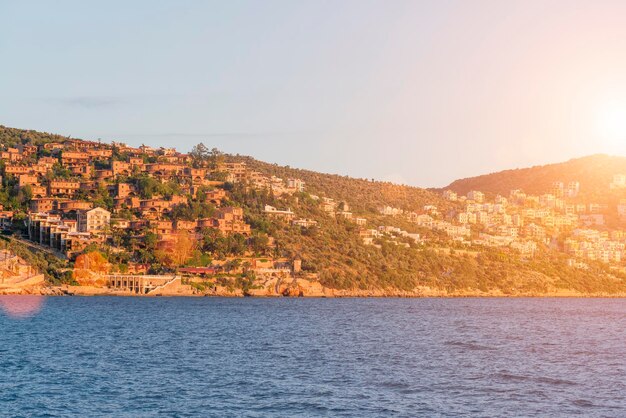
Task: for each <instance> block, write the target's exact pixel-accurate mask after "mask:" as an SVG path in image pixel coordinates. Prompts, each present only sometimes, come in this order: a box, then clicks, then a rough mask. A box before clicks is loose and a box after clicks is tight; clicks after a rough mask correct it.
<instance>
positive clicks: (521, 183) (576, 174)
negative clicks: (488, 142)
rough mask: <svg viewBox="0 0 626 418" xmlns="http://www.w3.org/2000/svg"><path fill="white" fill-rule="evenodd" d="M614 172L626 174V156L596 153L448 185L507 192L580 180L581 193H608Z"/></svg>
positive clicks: (543, 188)
mask: <svg viewBox="0 0 626 418" xmlns="http://www.w3.org/2000/svg"><path fill="white" fill-rule="evenodd" d="M614 174H626V157H617V156H609V155H603V154H598V155H592V156H588V157H583V158H576V159H572V160H569V161H567V162H563V163H557V164H548V165H541V166H534V167H530V168H520V169H514V170H505V171H500V172H497V173H491V174H485V175H481V176H477V177H470V178H466V179H460V180H456V181H454V182H452V183H451V184H450V185H449V186H448V187H446V188H445V189H450V190H453V191H455V192H457V193H459V194H463V195H464V194H467V193H468V192H470V191H471V190H480V191H482V192H484V193H488V194H492V195H495V194H501V195H503V196H507V195H508V194H509V192H510V191H511V190H514V189H521V190H523V191H524V192H526V193H531V194H542V193H547V192H549V190H550V188H551V187H552V184H553V183H554V182H557V181H560V182H564V183H568V182H570V181H578V182H580V186H581V187H580V190H581V196H587V197H598V198H600V199H602V198H605V197H606V196H607V194H606V193H607V192H608V191H609V184H610V183H611V181H612V180H613V175H614Z"/></svg>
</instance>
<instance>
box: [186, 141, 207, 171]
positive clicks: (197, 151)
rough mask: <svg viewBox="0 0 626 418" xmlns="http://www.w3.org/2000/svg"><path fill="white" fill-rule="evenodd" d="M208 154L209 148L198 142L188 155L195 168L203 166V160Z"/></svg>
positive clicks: (204, 160)
mask: <svg viewBox="0 0 626 418" xmlns="http://www.w3.org/2000/svg"><path fill="white" fill-rule="evenodd" d="M209 155H210V152H209V149H208V148H207V146H206V145H204V144H203V143H202V142H200V143H199V144H198V145H195V146H194V147H193V148H192V149H191V152H190V153H189V156H190V157H191V161H192V163H193V166H194V167H195V168H198V167H203V166H204V164H205V162H206V161H207V160H208V158H209Z"/></svg>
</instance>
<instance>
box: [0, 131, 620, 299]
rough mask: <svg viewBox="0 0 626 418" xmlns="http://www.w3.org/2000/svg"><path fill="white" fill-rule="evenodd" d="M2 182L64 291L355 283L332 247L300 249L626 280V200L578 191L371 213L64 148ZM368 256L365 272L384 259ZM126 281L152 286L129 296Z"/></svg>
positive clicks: (126, 155)
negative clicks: (544, 259) (442, 258)
mask: <svg viewBox="0 0 626 418" xmlns="http://www.w3.org/2000/svg"><path fill="white" fill-rule="evenodd" d="M0 172H1V174H2V179H1V184H2V189H1V191H0V204H1V205H2V206H1V207H0V228H2V230H3V231H4V234H5V235H6V236H7V237H8V238H7V239H9V240H10V241H11V242H12V243H14V244H15V245H18V244H19V245H22V246H25V247H26V248H28V249H29V250H30V251H34V252H36V253H42V254H47V255H49V256H50V255H52V256H54V257H57V258H60V259H64V260H67V262H69V263H73V264H66V265H65V266H66V268H64V269H62V272H61V273H57V272H56V271H55V272H54V274H53V275H56V277H54V278H53V279H54V280H56V281H61V282H71V283H74V284H83V285H96V286H105V287H106V286H109V287H115V288H119V289H126V290H130V289H131V288H132V289H134V291H136V292H138V293H148V292H149V291H150V290H151V289H152V290H153V289H155V288H158V287H159V286H161V285H162V284H159V283H160V282H158V281H154V280H157V279H156V277H157V276H156V275H163V276H162V280H163V283H166V282H168V280H169V277H170V276H167V275H174V276H171V277H180V276H182V277H185V278H187V281H186V283H188V284H190V285H192V286H194V288H195V289H197V290H202V291H204V290H206V289H205V287H206V286H207V279H209V278H212V279H215V278H219V280H221V281H218V282H219V283H220V285H223V286H230V285H232V282H233V280H235V281H236V283H237V285H238V286H240V287H244V288H246V289H247V290H251V289H253V288H254V286H255V285H256V284H258V281H259V279H263V278H265V279H274V280H276V279H277V278H302V279H307V280H310V281H312V282H315V281H318V280H319V279H320V277H321V278H324V277H329V276H330V275H331V274H335V272H336V271H338V270H341V271H343V272H342V273H339V274H343V273H345V271H349V270H350V266H351V265H353V263H352V262H351V261H349V260H342V261H341V263H343V264H341V263H340V262H335V261H336V260H333V259H332V255H331V256H330V258H329V255H327V254H326V255H325V254H323V253H321V251H322V250H323V248H322V250H319V251H317V252H316V253H315V256H316V257H317V258H314V257H313V256H311V251H310V249H307V248H306V245H303V244H302V243H303V242H317V241H321V240H322V239H326V240H329V239H333V240H337V239H343V240H354V242H358V245H360V246H361V247H363V248H364V249H366V250H367V251H372V250H373V251H381V250H384V251H385V252H388V249H389V248H393V247H397V248H398V251H401V248H412V249H418V250H419V249H433V250H436V251H437V252H442V251H443V252H446V253H447V254H454V253H456V254H463V255H465V256H467V255H472V254H473V255H476V254H479V253H480V252H483V251H489V249H497V250H505V251H507V252H508V253H510V254H515V255H516V256H517V257H519V258H520V259H522V260H524V259H532V258H533V257H535V256H537V254H542V253H549V252H556V253H559V254H564V255H566V256H567V257H568V259H567V265H568V267H569V268H572V269H579V270H585V269H588V268H589V265H590V263H591V264H593V263H604V264H606V265H607V266H609V267H610V268H612V269H616V270H620V271H621V269H622V264H623V263H622V260H623V259H624V255H625V254H624V251H625V250H626V231H624V230H623V229H620V228H615V227H614V225H615V224H616V223H619V222H621V221H622V220H625V219H626V200H621V201H619V203H618V204H617V205H616V206H615V207H610V206H609V205H607V204H605V203H602V204H600V203H594V202H585V201H582V200H581V199H580V192H581V184H580V182H578V181H572V182H568V183H563V182H556V183H554V184H553V186H552V188H551V189H550V190H546V191H545V193H543V194H540V195H531V194H526V193H524V191H522V190H511V191H510V193H509V195H508V196H501V195H495V196H489V195H487V194H485V193H482V192H481V191H477V190H476V191H471V192H469V193H467V195H466V196H459V195H457V193H455V192H454V191H452V190H445V191H443V192H442V194H441V195H440V196H438V197H437V198H438V199H439V200H436V201H433V202H430V203H428V204H426V205H422V206H420V207H419V208H413V209H407V208H406V207H405V208H398V207H393V206H392V205H387V204H385V205H382V206H380V207H378V208H377V209H376V210H375V212H374V213H372V211H367V210H362V209H359V210H357V211H355V210H353V202H350V201H348V200H346V199H342V198H338V197H336V196H333V195H331V194H329V193H317V192H316V194H313V192H312V191H310V190H308V188H307V184H305V182H304V181H303V180H302V179H300V178H297V177H290V178H279V177H277V176H275V175H270V174H267V173H262V172H260V171H257V170H254V169H252V168H250V167H249V166H248V165H247V164H246V163H245V162H244V161H243V160H242V159H238V158H235V157H233V156H229V155H225V154H222V153H221V152H219V151H218V150H216V149H213V150H209V149H208V148H207V147H206V146H204V145H203V144H199V145H197V146H196V147H194V149H193V150H192V151H191V152H189V153H181V152H178V151H176V150H175V149H173V148H152V147H149V146H145V145H142V146H141V147H131V146H128V145H126V144H123V143H118V142H114V143H111V144H105V143H101V142H94V141H84V140H78V139H71V138H64V137H58V139H49V138H48V139H45V140H38V141H21V142H20V141H17V142H16V143H13V144H6V143H5V144H2V146H1V148H0ZM609 187H610V188H611V189H613V190H622V189H624V190H626V175H624V174H618V173H616V174H615V176H614V179H613V182H612V183H611V184H610V185H607V188H609ZM442 202H445V203H444V204H442ZM329 222H332V223H329ZM320 223H322V224H324V225H326V226H328V225H335V224H337V223H340V224H341V225H345V227H342V228H343V229H341V230H340V231H339V232H338V231H335V230H331V232H328V233H327V234H326V235H324V233H323V231H322V232H316V231H318V230H320V231H321V230H322V228H321V226H322V225H320ZM285 231H292V232H291V233H286V232H285ZM293 231H295V232H293ZM316 234H317V235H316ZM341 234H344V235H341ZM346 234H347V235H346ZM294 237H302V239H301V240H300V241H298V240H299V239H300V238H297V239H296V238H294ZM338 237H344V238H338ZM306 240H308V241H306ZM351 242H352V241H351ZM349 251H350V252H353V251H356V250H349ZM359 251H360V250H359ZM94 253H98V254H101V255H103V257H104V258H103V259H99V258H98V257H96V258H94V257H93V254H94ZM354 254H358V253H356V252H355V253H354ZM363 254H365V255H363V256H362V258H363V259H364V260H367V259H368V258H369V259H371V256H372V254H373V253H363ZM367 254H370V255H367ZM364 262H366V261H364ZM316 264H317V265H316ZM72 266H73V269H72V268H68V267H72ZM343 266H345V268H344V267H343ZM49 270H50V269H49ZM87 270H89V273H88V274H84V271H87ZM59 271H61V270H59ZM77 271H83V273H81V274H77V273H76V272H77ZM47 273H50V271H48V272H47ZM352 274H353V276H357V275H358V274H359V273H358V271H356V272H354V273H352ZM421 274H426V273H421ZM442 274H451V273H450V272H445V271H444V272H443V273H442ZM120 275H122V276H123V277H126V278H128V277H130V276H133V275H144V276H146V277H147V276H148V275H152V276H150V277H154V280H152V281H151V282H149V283H148V282H144V281H141V282H138V281H132V283H133V284H132V285H131V280H130V279H128V280H126V279H124V280H122V279H120V277H122V276H120ZM325 275H326V276H325ZM229 280H230V282H229ZM211 283H216V282H215V281H213V282H211ZM229 283H230V284H229ZM255 283H256V284H255ZM272 283H276V282H275V281H274V282H272ZM346 286H347V284H346ZM361 286H363V285H362V284H361Z"/></svg>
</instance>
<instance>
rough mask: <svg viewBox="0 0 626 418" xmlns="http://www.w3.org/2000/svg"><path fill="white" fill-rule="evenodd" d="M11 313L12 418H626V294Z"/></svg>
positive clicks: (130, 305)
mask: <svg viewBox="0 0 626 418" xmlns="http://www.w3.org/2000/svg"><path fill="white" fill-rule="evenodd" d="M0 308H1V309H0V416H7V417H31V416H33V417H70V416H71V417H76V416H78V417H154V416H159V417H316V416H324V417H370V416H371V417H464V416H468V417H513V416H515V417H517V416H519V417H534V416H541V417H553V416H554V417H572V416H583V417H626V300H625V299H549V298H537V299H515V298H503V299H498V298H463V299H358V298H355V299H307V298H304V299H297V298H294V299H291V298H268V299H263V298H131V297H48V298H45V297H34V296H28V297H17V296H2V297H0Z"/></svg>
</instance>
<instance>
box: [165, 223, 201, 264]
mask: <svg viewBox="0 0 626 418" xmlns="http://www.w3.org/2000/svg"><path fill="white" fill-rule="evenodd" d="M197 248H198V240H197V239H196V237H195V235H194V234H193V233H189V232H187V231H179V232H177V233H176V234H175V235H174V238H173V239H172V240H171V241H168V242H164V243H162V244H161V246H160V248H159V250H157V251H156V253H155V255H156V257H157V259H158V260H159V261H160V262H161V263H163V264H164V265H166V266H168V267H180V266H183V265H185V264H186V263H187V262H188V261H189V260H190V259H191V258H192V257H193V255H194V252H195V251H196V249H197Z"/></svg>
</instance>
